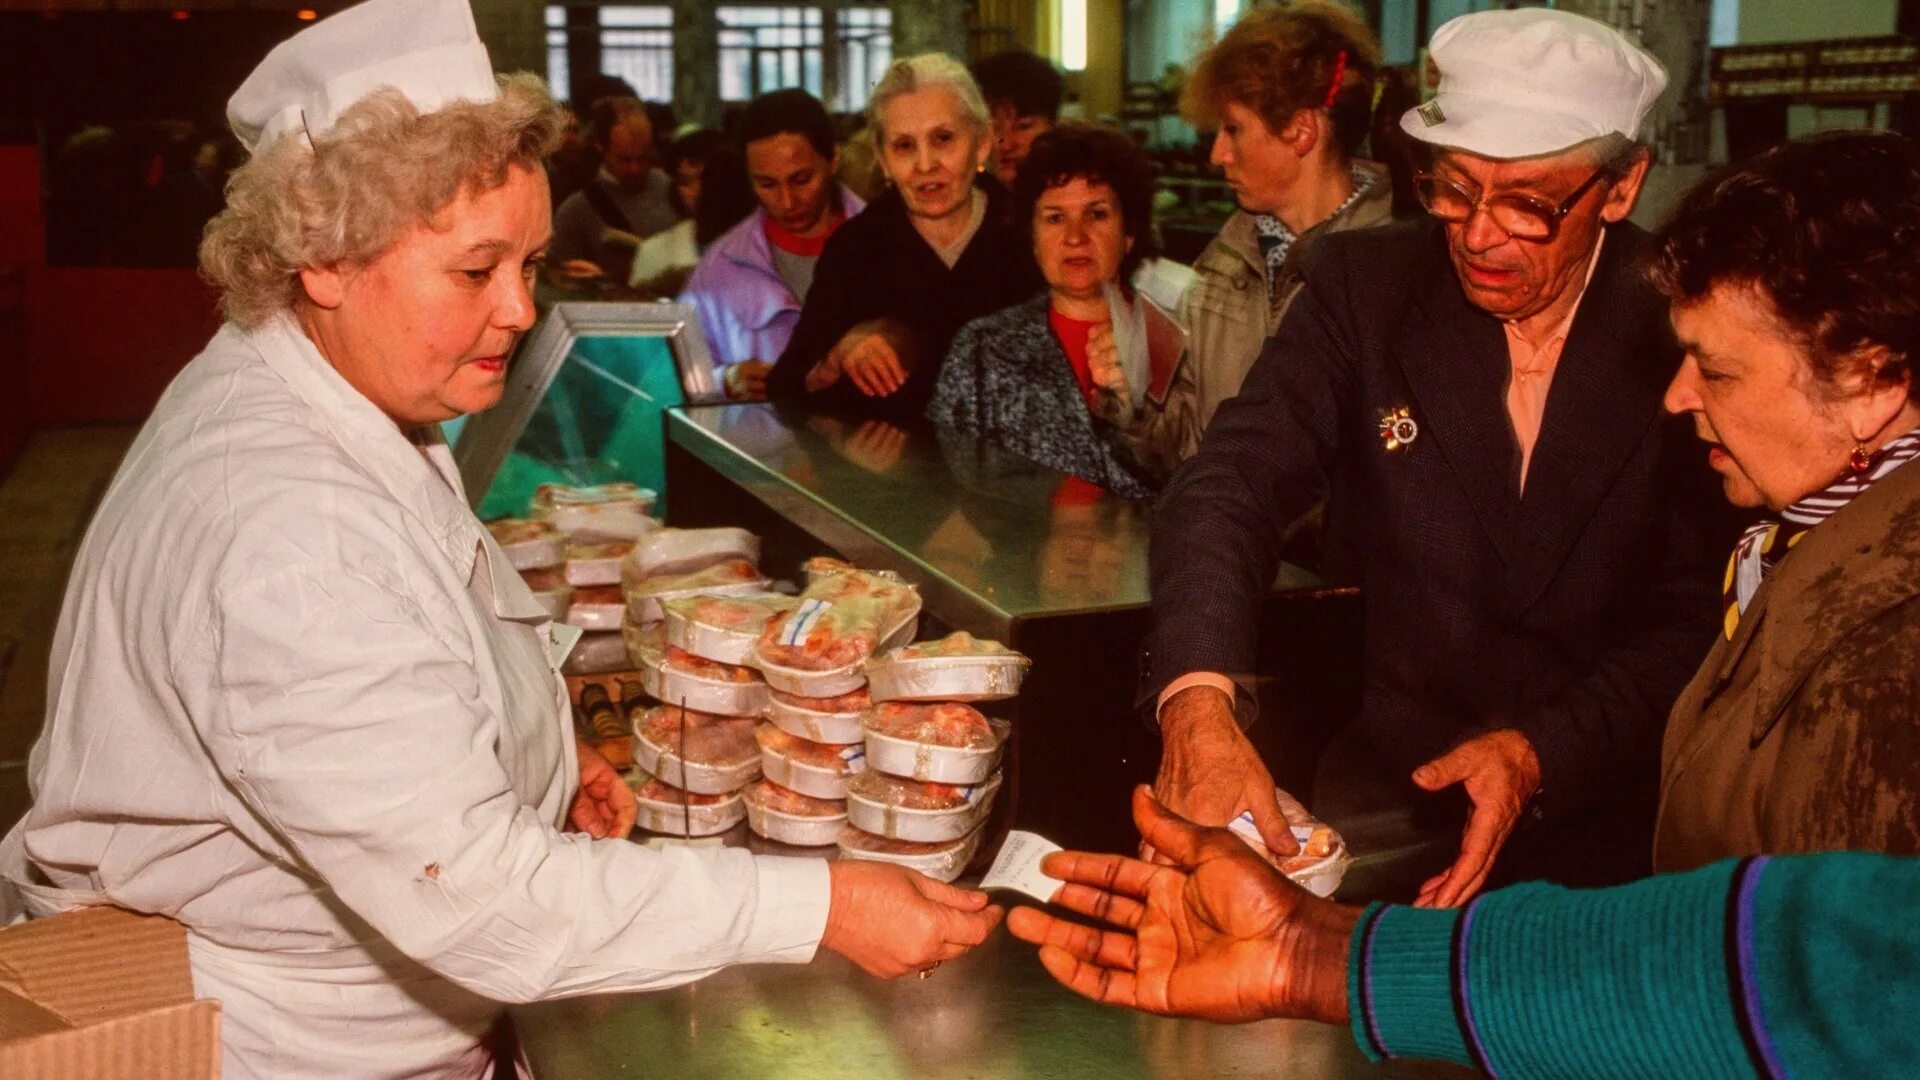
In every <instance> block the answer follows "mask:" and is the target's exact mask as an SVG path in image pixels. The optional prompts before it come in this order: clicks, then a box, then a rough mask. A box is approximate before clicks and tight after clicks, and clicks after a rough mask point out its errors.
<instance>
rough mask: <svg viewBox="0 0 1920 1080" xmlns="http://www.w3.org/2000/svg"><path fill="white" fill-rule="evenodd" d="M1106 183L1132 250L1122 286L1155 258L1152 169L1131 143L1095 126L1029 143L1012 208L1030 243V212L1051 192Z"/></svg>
mask: <svg viewBox="0 0 1920 1080" xmlns="http://www.w3.org/2000/svg"><path fill="white" fill-rule="evenodd" d="M1076 179H1078V180H1085V181H1087V182H1088V183H1090V184H1105V185H1107V186H1108V187H1110V188H1112V189H1113V193H1114V195H1115V196H1116V197H1118V199H1119V200H1120V227H1121V229H1122V230H1124V231H1125V232H1126V234H1127V235H1128V236H1130V237H1132V238H1133V249H1132V250H1130V251H1128V252H1127V253H1126V255H1124V256H1123V257H1122V258H1121V259H1120V283H1121V284H1122V285H1126V284H1127V283H1128V282H1130V281H1132V280H1133V272H1134V270H1136V269H1138V268H1139V266H1140V263H1141V262H1142V261H1143V260H1145V259H1147V258H1150V257H1151V256H1153V255H1154V254H1155V253H1156V251H1157V248H1156V247H1155V245H1154V242H1153V166H1152V164H1151V163H1149V162H1148V161H1147V155H1146V153H1145V152H1144V151H1142V150H1141V149H1140V148H1139V147H1138V146H1136V145H1134V141H1133V140H1132V139H1130V138H1128V137H1127V136H1126V135H1124V134H1122V133H1121V132H1118V131H1115V130H1114V129H1112V128H1109V127H1101V126H1099V125H1096V124H1061V125H1060V126H1059V127H1056V128H1053V129H1051V130H1049V131H1046V132H1044V133H1042V134H1041V136H1040V137H1039V138H1037V139H1035V140H1033V147H1032V149H1030V150H1028V151H1027V157H1026V160H1025V161H1022V162H1021V163H1020V172H1019V174H1018V175H1017V176H1015V177H1014V180H1013V206H1014V215H1015V218H1016V220H1018V221H1019V223H1020V231H1021V234H1022V235H1023V236H1025V237H1026V240H1027V243H1028V245H1029V246H1031V245H1032V243H1033V208H1034V205H1035V204H1036V203H1038V202H1039V201H1040V196H1041V195H1042V194H1044V193H1045V192H1046V191H1047V189H1049V188H1056V187H1059V186H1060V185H1062V184H1066V183H1070V182H1072V181H1074V180H1076Z"/></svg>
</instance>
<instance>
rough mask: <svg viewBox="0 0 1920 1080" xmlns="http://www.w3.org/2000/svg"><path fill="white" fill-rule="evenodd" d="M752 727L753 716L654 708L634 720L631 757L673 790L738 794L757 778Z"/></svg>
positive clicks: (757, 747) (757, 758)
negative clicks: (684, 789)
mask: <svg viewBox="0 0 1920 1080" xmlns="http://www.w3.org/2000/svg"><path fill="white" fill-rule="evenodd" d="M755 723H756V721H754V720H753V719H752V718H751V717H731V716H714V715H712V714H711V713H703V712H697V711H694V710H691V709H689V710H684V711H683V710H682V709H681V708H680V707H679V706H678V705H660V706H656V707H654V708H651V709H648V710H647V711H645V712H643V713H641V714H639V715H638V716H636V717H634V721H633V733H634V735H635V736H636V738H635V740H634V744H633V758H634V760H635V761H636V762H638V763H639V764H640V767H641V768H643V769H645V770H647V771H648V772H649V773H652V774H653V775H654V776H657V777H659V778H660V779H662V780H665V781H666V782H667V783H669V784H672V785H674V786H675V787H684V788H686V789H687V790H688V791H693V792H698V793H700V794H702V795H719V794H724V793H726V792H729V791H738V790H739V789H741V788H743V787H745V786H746V785H747V784H749V783H751V782H752V781H754V780H756V779H758V778H759V776H760V744H759V743H757V742H755V741H754V738H753V729H754V725H755ZM683 755H684V756H683ZM683 765H684V766H685V767H684V768H682V766H683Z"/></svg>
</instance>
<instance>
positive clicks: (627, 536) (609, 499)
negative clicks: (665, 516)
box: [533, 483, 660, 544]
mask: <svg viewBox="0 0 1920 1080" xmlns="http://www.w3.org/2000/svg"><path fill="white" fill-rule="evenodd" d="M654 497H655V496H654V493H653V492H651V491H649V490H647V489H646V488H643V487H640V486H639V485H637V484H629V483H616V484H599V485H595V486H592V487H568V486H566V485H564V484H541V485H540V487H539V488H538V489H536V490H535V491H534V493H533V516H534V517H535V518H537V519H539V520H541V521H545V522H547V523H548V524H551V525H552V526H553V527H554V528H556V529H558V530H560V531H561V532H563V533H565V534H567V536H569V537H571V538H572V539H573V540H575V541H576V542H579V543H583V544H591V543H612V542H617V541H629V542H630V541H633V540H638V539H639V538H640V537H642V536H645V535H647V534H648V533H651V532H653V531H654V530H655V529H657V528H659V527H660V523H659V522H658V521H655V520H654V519H653V518H651V517H649V516H647V515H648V514H650V513H652V512H653V502H654Z"/></svg>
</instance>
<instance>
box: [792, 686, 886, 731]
mask: <svg viewBox="0 0 1920 1080" xmlns="http://www.w3.org/2000/svg"><path fill="white" fill-rule="evenodd" d="M872 706H873V701H872V699H870V698H869V697H867V691H866V688H864V687H862V688H860V689H858V690H852V691H849V692H847V693H845V694H841V695H840V696H839V697H830V698H807V697H795V696H794V695H792V694H789V693H786V692H785V691H782V690H771V691H769V693H768V694H767V713H766V716H767V719H768V720H771V721H773V726H774V727H777V728H779V729H780V730H781V731H784V732H786V733H787V734H789V735H797V736H799V737H800V738H802V739H807V740H810V741H812V742H819V743H843V744H844V743H853V742H864V741H865V740H866V737H867V729H866V728H865V727H863V726H862V725H861V719H862V718H863V717H865V716H866V712H867V710H868V709H869V708H871V707H872Z"/></svg>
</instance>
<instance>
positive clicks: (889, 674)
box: [867, 631, 1033, 701]
mask: <svg viewBox="0 0 1920 1080" xmlns="http://www.w3.org/2000/svg"><path fill="white" fill-rule="evenodd" d="M1032 666H1033V662H1032V661H1031V660H1028V659H1027V658H1026V657H1024V656H1022V655H1020V654H1019V653H1017V652H1014V651H1013V650H1012V649H1009V648H1007V647H1006V646H1005V645H1002V644H1000V643H999V642H997V641H985V640H982V639H980V638H976V637H974V636H973V635H972V634H969V633H966V632H964V631H963V632H961V633H957V634H949V635H947V636H946V637H943V638H941V639H939V640H938V641H923V642H919V643H916V644H913V645H903V646H901V647H900V648H897V649H894V650H892V651H890V652H887V653H884V654H882V655H880V656H876V657H874V658H873V659H871V660H868V661H867V689H868V690H869V691H870V692H871V693H872V694H873V700H875V701H1000V700H1003V699H1005V698H1010V697H1013V696H1014V695H1015V694H1018V693H1019V692H1020V683H1021V680H1023V679H1025V678H1026V675H1027V669H1028V668H1030V667H1032Z"/></svg>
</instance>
